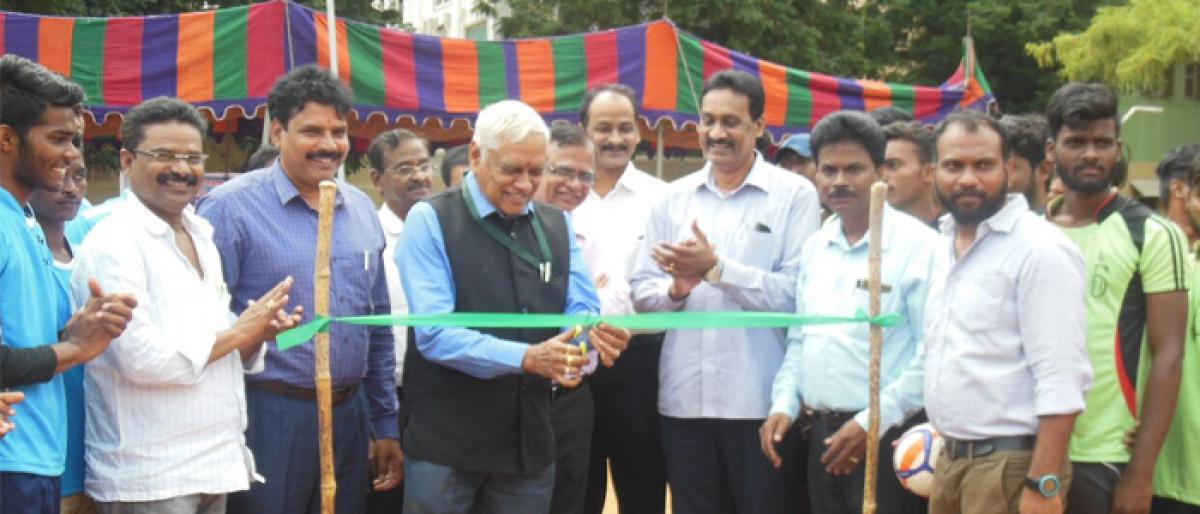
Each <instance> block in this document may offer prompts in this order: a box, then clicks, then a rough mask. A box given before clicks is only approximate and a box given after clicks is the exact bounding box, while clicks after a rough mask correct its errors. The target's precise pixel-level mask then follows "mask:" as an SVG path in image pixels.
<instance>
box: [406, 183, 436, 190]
mask: <svg viewBox="0 0 1200 514" xmlns="http://www.w3.org/2000/svg"><path fill="white" fill-rule="evenodd" d="M432 186H433V184H432V183H431V182H430V181H428V180H418V181H415V182H411V181H410V182H409V183H408V191H416V190H418V189H429V188H430V187H432Z"/></svg>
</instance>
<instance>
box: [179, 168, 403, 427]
mask: <svg viewBox="0 0 1200 514" xmlns="http://www.w3.org/2000/svg"><path fill="white" fill-rule="evenodd" d="M335 204H336V206H335V208H334V221H333V245H332V253H333V256H332V260H331V269H332V272H333V276H332V277H331V280H330V284H331V286H330V290H329V294H330V297H329V313H330V315H331V316H353V315H366V314H390V313H391V307H390V304H389V302H388V291H387V281H386V278H385V275H384V270H383V261H382V256H383V247H384V239H383V228H382V227H381V226H380V225H379V218H378V217H377V216H376V215H375V206H374V204H373V203H372V202H371V199H370V198H369V197H367V195H366V194H365V193H363V192H362V191H361V190H359V189H358V188H356V187H354V186H352V185H350V184H347V183H345V182H342V181H338V193H337V200H336V202H335ZM199 213H200V215H201V216H203V217H205V218H207V219H208V221H209V222H210V223H212V225H213V228H214V229H215V233H214V235H213V241H214V242H215V243H216V245H217V249H218V250H219V251H220V252H221V264H222V266H223V267H224V272H225V283H226V284H227V286H228V287H229V292H230V295H231V296H232V300H231V301H232V305H231V306H230V308H231V309H232V310H233V311H234V312H236V313H240V312H242V311H243V310H244V309H245V308H246V303H247V302H248V301H249V300H255V299H258V298H259V297H260V296H262V295H263V294H264V293H266V292H267V291H268V290H269V289H271V288H272V287H274V286H275V284H277V283H279V281H280V280H283V279H284V278H285V277H287V276H289V275H290V276H291V277H292V278H293V279H295V282H293V284H292V291H291V295H290V302H291V303H290V305H288V309H289V310H290V309H292V308H293V307H295V306H296V305H303V306H304V309H305V311H304V321H305V322H307V321H311V320H312V311H313V275H314V269H313V266H314V264H313V263H314V261H315V259H316V251H317V211H316V210H315V209H313V208H312V207H309V206H308V204H307V203H305V202H304V199H303V198H301V196H300V192H299V191H298V190H297V189H296V186H295V185H293V184H292V181H291V179H289V178H288V177H287V175H286V174H285V173H284V171H283V168H281V167H280V164H279V163H278V161H276V163H275V164H273V165H272V166H271V167H269V168H264V169H260V170H255V171H252V172H249V173H246V174H245V175H242V176H240V177H238V178H235V179H233V180H231V181H229V182H227V183H225V184H223V185H221V186H218V187H217V188H216V189H213V190H212V192H211V193H209V195H208V196H207V197H205V198H204V200H203V201H202V202H201V203H200V208H199ZM266 348H267V353H266V370H265V371H264V372H263V373H260V374H257V375H253V376H247V377H246V381H247V382H255V381H274V382H283V383H286V384H289V385H292V386H296V387H304V388H314V387H315V386H316V385H315V380H314V376H313V369H314V366H313V360H314V351H315V345H313V344H312V342H311V341H309V342H308V343H305V344H303V345H301V346H298V347H295V348H292V349H290V350H288V351H286V352H280V351H279V350H278V348H276V346H275V344H274V342H269V343H267V345H266ZM329 365H330V373H331V375H332V377H333V387H334V388H341V387H347V386H350V385H353V384H357V383H359V382H360V381H361V382H363V385H364V386H365V389H366V393H367V399H368V404H369V406H370V409H371V421H372V425H373V427H374V429H375V437H379V438H392V439H395V438H399V434H400V433H399V427H398V423H397V419H396V384H395V381H396V379H395V375H394V370H395V367H396V358H395V347H394V345H393V339H392V330H391V327H365V326H352V325H340V324H339V325H333V326H332V327H331V328H330V331H329Z"/></svg>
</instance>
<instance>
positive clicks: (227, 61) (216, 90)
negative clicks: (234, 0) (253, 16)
mask: <svg viewBox="0 0 1200 514" xmlns="http://www.w3.org/2000/svg"><path fill="white" fill-rule="evenodd" d="M249 13H250V8H249V7H237V8H233V9H220V10H218V11H216V15H215V16H214V20H213V100H233V99H237V98H245V97H246V26H247V23H246V17H247V15H248V14H249Z"/></svg>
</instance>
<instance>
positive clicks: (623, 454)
mask: <svg viewBox="0 0 1200 514" xmlns="http://www.w3.org/2000/svg"><path fill="white" fill-rule="evenodd" d="M662 341H663V335H662V334H639V335H636V336H633V339H632V340H631V341H630V342H629V349H628V350H626V351H625V352H624V353H622V354H621V357H620V358H618V359H617V362H616V364H615V365H614V366H613V367H611V368H605V367H604V366H601V367H600V368H599V369H597V371H596V373H595V374H594V375H592V377H591V378H590V379H588V380H589V382H590V386H591V388H592V400H593V403H594V405H595V422H594V424H593V426H592V455H591V459H590V460H591V462H590V464H589V466H588V467H589V473H588V486H587V495H586V496H587V498H586V501H585V507H584V512H586V513H587V514H601V513H602V512H603V511H604V497H605V494H607V492H608V475H609V471H610V469H609V468H610V466H611V472H612V478H613V489H614V490H615V491H616V493H617V504H618V506H619V507H620V512H621V514H662V512H663V511H664V510H666V503H667V472H666V468H664V465H663V450H662V434H661V431H660V429H659V416H658V360H659V356H660V355H661V354H662Z"/></svg>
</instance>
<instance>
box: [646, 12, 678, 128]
mask: <svg viewBox="0 0 1200 514" xmlns="http://www.w3.org/2000/svg"><path fill="white" fill-rule="evenodd" d="M677 55H678V54H677V53H676V49H675V29H674V28H672V27H671V25H670V24H669V23H667V22H665V21H657V22H654V23H651V24H650V25H649V26H648V27H646V86H645V89H644V90H643V93H642V107H643V108H645V109H652V110H663V111H673V110H675V94H676V90H677V89H678V88H679V86H678V85H677V84H676V80H677V77H676V71H677V69H678V66H677V63H676V57H677ZM651 70H653V71H651Z"/></svg>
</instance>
